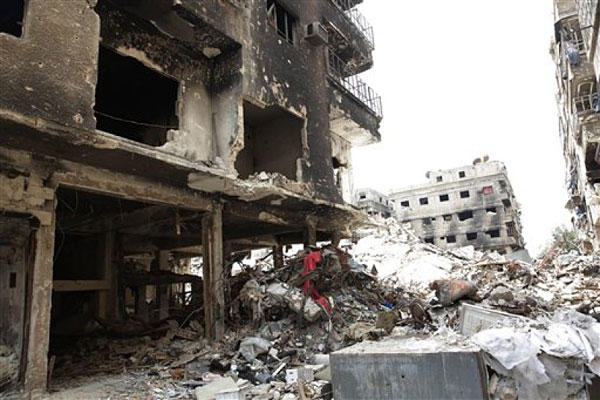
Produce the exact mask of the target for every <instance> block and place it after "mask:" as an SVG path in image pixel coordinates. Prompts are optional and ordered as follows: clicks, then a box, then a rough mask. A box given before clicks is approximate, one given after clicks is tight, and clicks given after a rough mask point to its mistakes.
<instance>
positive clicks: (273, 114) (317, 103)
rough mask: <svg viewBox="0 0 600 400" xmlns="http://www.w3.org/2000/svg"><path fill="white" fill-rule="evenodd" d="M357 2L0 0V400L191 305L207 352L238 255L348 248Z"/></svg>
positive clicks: (358, 97)
mask: <svg viewBox="0 0 600 400" xmlns="http://www.w3.org/2000/svg"><path fill="white" fill-rule="evenodd" d="M360 2H361V1H357V0H320V1H311V2H297V1H293V0H277V1H274V0H223V1H210V2H209V1H200V0H178V1H167V0H164V1H162V0H160V1H153V2H145V1H121V0H100V1H90V0H71V1H63V0H28V1H25V0H3V2H2V3H3V4H2V7H3V9H2V10H3V13H4V14H3V18H2V23H1V24H0V82H1V86H2V91H1V92H0V187H1V190H2V193H1V196H0V261H1V265H0V268H1V271H0V272H1V274H0V285H1V286H0V301H1V303H0V318H2V319H1V320H0V327H1V328H0V350H1V354H0V355H2V356H3V357H4V355H6V357H5V358H2V359H3V360H5V359H9V360H11V361H10V362H11V363H12V364H11V366H12V367H11V369H10V370H11V371H13V372H14V374H11V376H8V377H7V376H5V375H2V378H3V379H6V380H3V381H0V387H2V388H3V389H6V388H7V387H9V388H13V389H14V388H17V389H21V390H23V391H24V392H25V393H30V394H32V395H39V394H40V393H42V392H43V391H45V390H46V384H47V377H48V375H49V365H50V366H52V365H53V364H52V362H50V364H49V361H52V357H49V354H50V356H52V355H53V354H52V349H53V348H54V347H55V346H56V345H59V343H58V342H59V340H58V339H59V338H60V336H61V335H62V334H77V333H83V331H84V327H86V326H89V324H90V323H91V322H94V323H96V324H102V325H103V327H104V328H107V329H108V328H110V329H113V330H114V329H116V330H119V329H120V328H119V327H120V326H121V325H120V324H122V323H124V321H133V320H135V321H137V322H136V323H137V324H140V327H141V328H143V329H149V327H151V326H152V324H153V323H154V322H156V321H161V320H165V319H167V318H170V317H173V318H174V317H176V316H181V315H187V313H189V312H190V310H197V309H199V308H200V309H201V310H203V311H202V313H203V315H204V318H203V323H204V328H203V329H204V333H205V336H206V338H207V339H208V340H215V339H219V338H220V337H221V336H222V335H223V331H224V325H225V320H226V318H227V317H226V312H225V303H226V302H227V301H230V299H229V298H228V296H229V295H230V293H231V292H230V282H229V278H230V274H231V259H232V257H234V256H235V255H236V254H238V255H239V254H245V253H246V252H247V251H249V250H251V249H253V248H265V247H269V248H273V251H274V252H275V254H276V255H280V254H281V251H282V247H283V246H284V245H287V244H292V243H305V244H315V243H316V241H317V240H327V239H330V238H331V237H334V238H340V237H342V236H344V235H348V234H349V228H350V227H351V226H352V224H353V222H354V221H358V220H360V219H362V216H361V214H360V213H358V212H357V211H355V209H354V208H352V207H349V206H347V205H346V204H345V201H350V197H351V193H352V165H351V162H350V149H351V148H352V147H353V146H358V145H365V144H369V143H374V142H377V141H379V140H380V136H379V133H378V128H379V124H380V121H381V118H382V115H381V102H380V99H379V97H378V96H377V95H376V94H375V93H374V92H373V91H372V90H371V89H370V88H369V87H368V86H366V85H365V84H364V82H362V81H360V79H359V78H358V77H356V74H358V73H359V72H362V71H365V70H367V69H369V68H370V67H371V66H372V64H373V60H372V54H371V53H372V50H373V38H372V29H371V27H370V26H368V24H366V21H365V20H364V18H362V17H359V14H358V11H357V10H356V9H355V6H356V5H357V4H358V3H360ZM300 3H302V4H300ZM4 16H6V18H4ZM307 82H310V84H309V85H307V84H306V83H307ZM197 256H202V261H203V265H202V277H200V276H198V274H197V273H196V272H197V271H195V270H194V267H193V266H192V265H191V262H190V259H191V258H193V257H197ZM275 258H276V259H279V258H278V257H275ZM49 349H50V353H49ZM15 365H16V366H18V368H17V369H14V366H15ZM51 372H52V368H50V373H51ZM3 389H0V390H3Z"/></svg>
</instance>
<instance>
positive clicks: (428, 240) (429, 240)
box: [425, 237, 433, 244]
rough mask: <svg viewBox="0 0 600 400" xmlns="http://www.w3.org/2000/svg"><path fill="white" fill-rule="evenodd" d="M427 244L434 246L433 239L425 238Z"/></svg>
mask: <svg viewBox="0 0 600 400" xmlns="http://www.w3.org/2000/svg"><path fill="white" fill-rule="evenodd" d="M425 243H429V244H433V238H432V237H428V238H425Z"/></svg>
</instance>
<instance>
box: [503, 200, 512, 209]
mask: <svg viewBox="0 0 600 400" xmlns="http://www.w3.org/2000/svg"><path fill="white" fill-rule="evenodd" d="M502 204H503V205H504V207H506V208H510V207H511V206H512V204H511V202H510V199H502Z"/></svg>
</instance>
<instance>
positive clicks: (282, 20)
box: [267, 0, 296, 44]
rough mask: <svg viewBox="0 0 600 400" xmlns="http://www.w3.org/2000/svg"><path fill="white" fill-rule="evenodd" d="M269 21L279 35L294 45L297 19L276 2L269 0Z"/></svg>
mask: <svg viewBox="0 0 600 400" xmlns="http://www.w3.org/2000/svg"><path fill="white" fill-rule="evenodd" d="M267 21H268V22H269V25H271V26H272V27H273V28H275V29H276V30H277V34H278V35H279V36H281V37H282V38H284V39H285V40H286V41H287V42H288V43H290V44H294V25H295V23H296V19H295V18H294V17H293V16H291V15H290V13H289V12H287V11H286V9H285V8H283V7H282V6H281V5H280V4H279V3H277V2H276V1H275V0H267Z"/></svg>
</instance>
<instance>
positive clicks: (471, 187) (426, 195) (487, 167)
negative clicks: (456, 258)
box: [389, 156, 525, 254]
mask: <svg viewBox="0 0 600 400" xmlns="http://www.w3.org/2000/svg"><path fill="white" fill-rule="evenodd" d="M427 178H428V179H429V182H428V183H426V184H421V185H416V186H411V187H408V188H403V189H399V190H397V191H393V192H392V193H391V194H390V195H389V198H390V200H391V201H392V206H393V207H394V211H395V215H396V218H397V219H398V220H399V221H401V222H410V224H411V226H412V228H413V230H414V231H415V233H416V234H417V235H418V236H419V237H420V238H421V239H422V240H424V241H425V242H428V243H432V244H435V245H436V246H438V247H442V248H457V247H463V246H468V245H473V246H475V248H477V249H481V250H497V251H498V252H499V253H500V254H506V253H511V252H513V251H516V250H520V249H523V248H524V246H525V243H524V240H523V236H522V234H521V222H520V209H519V204H518V203H517V201H516V199H515V196H514V193H513V190H512V186H511V184H510V181H509V179H508V175H507V172H506V167H505V166H504V164H503V163H501V162H499V161H488V159H487V156H485V157H484V158H483V159H479V158H478V159H476V160H475V161H474V162H473V165H470V166H464V167H460V168H453V169H448V170H440V171H431V172H428V173H427Z"/></svg>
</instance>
